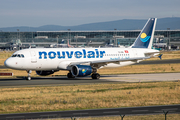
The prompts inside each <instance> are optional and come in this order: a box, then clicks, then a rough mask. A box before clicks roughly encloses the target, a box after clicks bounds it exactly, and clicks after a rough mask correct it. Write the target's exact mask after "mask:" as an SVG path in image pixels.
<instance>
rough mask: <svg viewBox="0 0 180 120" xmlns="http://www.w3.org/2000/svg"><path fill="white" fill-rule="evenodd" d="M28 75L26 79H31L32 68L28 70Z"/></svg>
mask: <svg viewBox="0 0 180 120" xmlns="http://www.w3.org/2000/svg"><path fill="white" fill-rule="evenodd" d="M27 73H28V76H27V77H26V80H31V73H32V70H27Z"/></svg>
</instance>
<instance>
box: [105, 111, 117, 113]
mask: <svg viewBox="0 0 180 120" xmlns="http://www.w3.org/2000/svg"><path fill="white" fill-rule="evenodd" d="M118 112H119V111H108V112H103V113H118Z"/></svg>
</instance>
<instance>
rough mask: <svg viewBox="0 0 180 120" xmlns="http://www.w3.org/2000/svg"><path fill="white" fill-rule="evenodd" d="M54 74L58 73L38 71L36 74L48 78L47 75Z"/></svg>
mask: <svg viewBox="0 0 180 120" xmlns="http://www.w3.org/2000/svg"><path fill="white" fill-rule="evenodd" d="M54 72H56V71H54V70H49V71H42V70H41V71H36V74H38V75H41V76H46V75H51V74H53V73H54Z"/></svg>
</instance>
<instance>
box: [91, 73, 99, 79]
mask: <svg viewBox="0 0 180 120" xmlns="http://www.w3.org/2000/svg"><path fill="white" fill-rule="evenodd" d="M91 77H92V79H99V78H100V74H99V73H94V74H92V75H91Z"/></svg>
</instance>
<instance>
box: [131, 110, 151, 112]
mask: <svg viewBox="0 0 180 120" xmlns="http://www.w3.org/2000/svg"><path fill="white" fill-rule="evenodd" d="M147 111H149V110H132V112H147Z"/></svg>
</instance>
